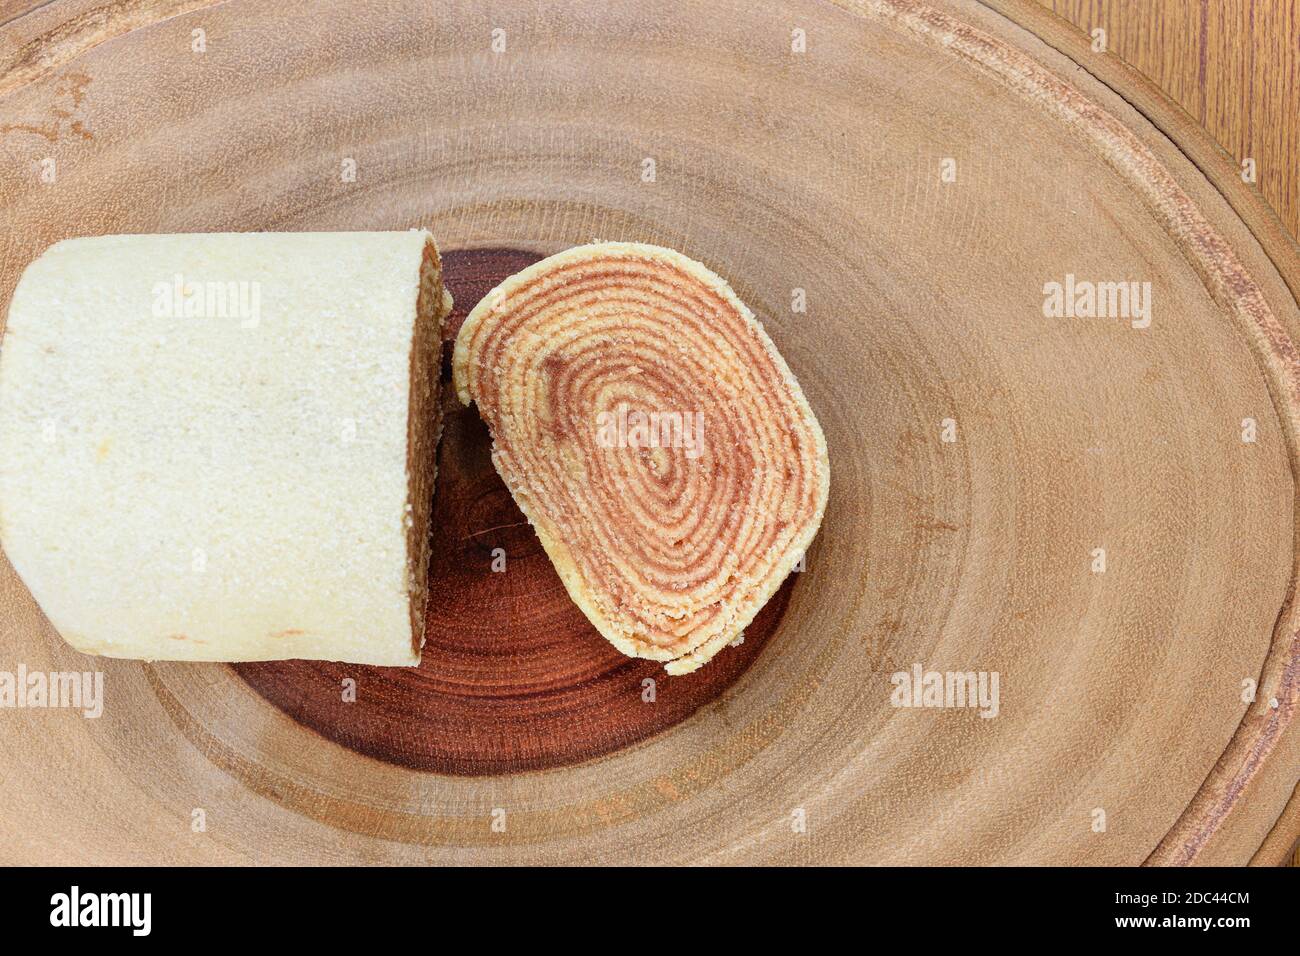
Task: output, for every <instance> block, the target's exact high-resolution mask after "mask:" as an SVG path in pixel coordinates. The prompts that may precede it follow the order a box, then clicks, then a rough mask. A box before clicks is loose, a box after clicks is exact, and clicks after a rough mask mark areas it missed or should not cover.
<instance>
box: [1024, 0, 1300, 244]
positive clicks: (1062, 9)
mask: <svg viewBox="0 0 1300 956" xmlns="http://www.w3.org/2000/svg"><path fill="white" fill-rule="evenodd" d="M1036 2H1038V3H1040V4H1042V5H1043V6H1045V7H1047V8H1049V9H1051V10H1054V11H1055V12H1056V13H1057V14H1059V15H1061V16H1062V17H1064V18H1066V19H1067V20H1069V21H1070V22H1071V23H1073V24H1075V25H1076V26H1078V27H1079V28H1080V29H1082V30H1083V31H1084V32H1085V33H1088V34H1091V33H1092V31H1093V30H1094V29H1096V28H1098V27H1100V28H1102V29H1104V30H1105V31H1106V36H1107V46H1108V48H1109V49H1110V51H1111V52H1112V53H1113V54H1114V55H1115V56H1118V57H1120V58H1122V59H1123V60H1125V61H1127V62H1128V63H1130V64H1132V65H1133V66H1134V67H1136V68H1137V69H1138V70H1140V71H1141V72H1142V73H1144V74H1146V75H1147V76H1148V77H1150V78H1151V79H1152V80H1153V81H1154V82H1155V83H1156V84H1157V85H1158V86H1159V87H1160V88H1161V89H1162V90H1164V91H1165V92H1166V93H1168V94H1169V96H1170V97H1172V98H1173V100H1174V101H1175V102H1177V103H1178V104H1179V105H1180V106H1181V107H1182V108H1183V109H1185V110H1186V111H1187V112H1188V113H1189V114H1190V115H1191V116H1192V117H1194V118H1195V119H1196V121H1197V122H1198V123H1200V124H1201V125H1202V126H1204V127H1205V128H1206V129H1207V130H1208V131H1209V132H1210V134H1211V135H1212V136H1213V137H1214V139H1215V140H1216V141H1217V142H1218V143H1219V144H1220V145H1221V146H1222V147H1223V148H1224V149H1225V150H1227V151H1228V153H1229V154H1230V155H1231V156H1233V157H1234V158H1235V160H1236V161H1237V162H1238V163H1240V162H1241V161H1242V160H1243V159H1245V158H1246V157H1253V158H1254V159H1255V161H1256V170H1257V182H1258V188H1259V189H1260V191H1261V192H1262V194H1263V195H1264V197H1265V198H1266V199H1267V200H1268V202H1269V204H1270V205H1271V206H1272V207H1273V209H1274V210H1276V212H1277V214H1278V216H1279V217H1280V218H1281V219H1282V221H1283V223H1284V224H1285V225H1286V227H1287V229H1288V230H1289V231H1290V233H1291V235H1292V236H1300V2H1297V0H1213V2H1211V0H1036Z"/></svg>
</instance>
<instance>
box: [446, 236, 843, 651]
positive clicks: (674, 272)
mask: <svg viewBox="0 0 1300 956" xmlns="http://www.w3.org/2000/svg"><path fill="white" fill-rule="evenodd" d="M452 374H453V384H454V387H455V388H456V392H457V396H458V397H459V399H460V401H461V402H462V403H463V404H466V405H469V404H471V403H473V404H475V405H476V406H477V408H478V411H479V414H480V415H481V416H482V417H483V419H484V421H486V423H487V425H488V427H489V429H490V430H491V433H492V439H493V451H492V459H493V462H494V464H495V465H496V468H497V471H498V472H499V473H500V475H501V477H502V479H503V480H504V481H505V483H506V486H507V487H508V488H509V490H510V492H511V494H512V495H513V496H514V498H515V501H516V502H517V503H518V505H519V507H520V509H521V510H522V511H523V513H524V515H525V516H526V517H527V518H528V520H529V521H530V522H531V523H532V525H533V528H534V529H535V530H536V532H537V535H538V538H539V539H540V540H541V542H542V545H543V547H544V548H545V549H546V552H547V554H548V555H549V557H550V559H551V561H552V563H553V564H554V565H555V568H556V570H557V571H558V573H559V575H560V579H561V580H562V581H563V583H564V586H565V588H566V589H567V590H568V592H569V595H570V597H572V599H573V600H574V602H575V603H576V604H577V605H578V606H579V607H580V608H581V609H582V611H583V612H584V613H585V614H586V616H587V617H588V619H589V620H590V621H591V622H592V624H593V625H594V626H595V627H596V629H597V630H598V631H599V632H600V633H601V634H602V635H603V636H604V637H605V638H606V639H607V640H608V641H609V642H610V643H611V644H613V645H614V646H615V647H616V648H618V649H619V650H620V651H622V652H623V653H624V654H627V655H629V656H631V657H642V658H649V659H652V660H657V661H663V662H664V663H665V669H666V670H667V671H668V673H670V674H686V673H690V672H691V671H694V670H696V669H697V668H699V667H700V666H701V665H702V664H704V663H705V662H707V661H708V660H709V659H711V658H712V657H713V656H714V655H715V654H717V653H718V652H719V651H720V650H721V649H722V648H724V647H725V646H727V645H728V644H729V643H731V642H732V641H734V640H736V638H738V637H739V636H740V635H741V634H742V632H743V630H744V628H745V627H746V626H747V625H748V624H749V623H750V622H751V621H752V620H753V619H754V616H755V615H756V614H757V613H758V611H759V610H760V609H761V608H762V607H763V605H764V604H765V603H766V602H767V601H768V599H769V598H770V597H771V596H772V595H773V593H775V591H776V590H777V588H778V587H779V586H780V585H781V583H782V581H784V580H785V578H786V576H787V575H788V574H789V573H790V572H791V571H792V570H793V569H794V567H795V566H796V564H797V563H798V562H799V560H800V558H801V557H802V556H803V554H804V552H805V551H806V550H807V548H808V547H809V545H810V544H811V542H812V540H813V538H814V536H815V535H816V533H817V530H818V528H819V526H820V524H821V520H822V515H823V513H824V511H825V508H826V501H827V496H828V493H829V483H830V466H829V462H828V459H827V453H826V441H825V438H824V437H823V435H822V430H821V427H820V426H819V425H818V423H817V419H816V417H815V416H814V415H813V412H812V409H811V408H810V406H809V404H808V401H807V399H806V398H805V397H804V394H803V392H802V390H801V389H800V387H799V384H798V382H797V381H796V380H795V378H794V375H793V374H792V373H791V372H790V369H789V367H788V366H787V365H786V363H785V361H784V359H782V357H781V356H780V354H779V353H778V352H777V350H776V348H775V346H774V345H773V344H772V341H771V339H769V338H768V336H767V334H766V333H765V332H764V331H763V328H762V326H761V325H760V324H759V323H758V321H757V320H756V319H755V318H754V316H753V314H752V313H751V312H750V311H749V309H747V308H746V307H745V305H744V304H743V303H742V302H741V301H740V300H739V299H738V298H737V297H736V295H735V293H734V292H733V291H732V290H731V288H730V287H729V286H728V285H727V283H726V282H725V281H723V280H722V279H721V278H720V277H719V276H717V275H716V274H715V273H713V272H712V271H710V270H709V269H707V268H706V267H705V266H703V265H701V264H700V263H698V262H695V261H693V260H691V259H689V258H687V257H686V256H683V255H681V254H680V253H677V252H674V251H673V250H671V249H664V248H661V247H658V246H650V245H642V244H637V243H599V244H595V245H589V246H580V247H577V248H574V249H570V250H567V251H565V252H562V253H560V254H558V255H555V256H552V257H550V258H548V259H544V260H542V261H541V262H538V263H536V264H534V265H532V266H530V267H529V268H527V269H525V270H523V271H522V272H520V273H518V274H516V275H514V276H512V277H511V278H510V279H508V280H506V281H505V282H504V283H502V284H501V285H500V286H498V287H497V288H496V289H494V290H493V291H492V292H491V293H489V294H488V295H487V296H486V297H485V298H484V300H483V301H482V302H480V303H479V304H478V305H477V306H476V307H475V308H474V310H473V311H472V312H470V314H469V316H468V317H467V318H466V320H465V323H464V325H463V326H462V328H461V330H460V333H459V335H458V336H457V339H456V347H455V352H454V355H453V362H452Z"/></svg>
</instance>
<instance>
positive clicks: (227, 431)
mask: <svg viewBox="0 0 1300 956" xmlns="http://www.w3.org/2000/svg"><path fill="white" fill-rule="evenodd" d="M449 307H450V300H449V298H448V297H447V296H446V293H445V292H444V291H443V288H442V275H441V263H440V260H439V257H438V250H437V248H436V247H435V245H434V242H433V238H432V237H431V236H430V235H429V233H428V232H425V231H408V232H369V233H247V234H243V233H241V234H205V235H160V236H103V237H98V238H86V239H72V240H67V241H64V242H60V243H57V244H55V245H54V246H52V247H51V248H50V249H48V250H47V251H46V252H45V253H44V254H43V255H42V256H41V257H40V258H39V259H37V260H36V261H35V262H33V263H32V264H31V265H30V266H29V267H28V268H27V270H26V272H24V274H23V276H22V279H21V280H20V282H19V283H18V286H17V288H16V290H15V292H14V295H13V299H12V302H11V305H10V309H9V316H8V322H7V325H6V328H5V334H4V339H3V353H2V354H0V543H2V544H3V547H4V550H5V552H6V554H7V555H8V557H9V560H10V561H11V562H12V563H13V565H14V567H15V569H16V570H17V571H18V573H19V575H20V576H21V577H22V579H23V581H24V582H25V583H26V584H27V586H28V588H29V589H30V590H31V592H32V594H33V596H34V597H35V598H36V600H37V602H38V603H39V604H40V606H41V607H42V609H43V610H44V611H45V614H46V616H47V617H48V618H49V619H50V621H51V622H52V623H53V624H54V626H55V627H56V628H57V629H58V630H59V632H60V633H61V634H62V635H63V636H64V638H65V639H66V640H67V641H68V642H69V643H70V644H71V645H72V646H73V647H75V648H77V649H78V650H81V651H84V652H86V653H90V654H103V655H107V656H110V657H131V658H144V659H148V660H192V661H251V660H273V659H282V658H315V659H325V660H337V661H352V662H357V663H366V664H390V665H415V664H417V663H419V660H420V648H421V646H422V643H423V631H424V592H425V575H426V572H427V568H428V562H429V514H430V508H431V499H432V495H433V483H434V473H433V470H434V467H435V458H434V451H435V448H436V445H437V441H438V433H439V428H440V421H439V419H440V404H439V395H438V389H439V360H440V348H441V345H440V335H441V327H442V321H443V318H444V317H445V315H446V313H447V312H448V310H449Z"/></svg>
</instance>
